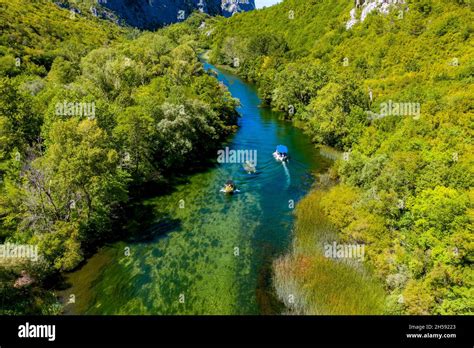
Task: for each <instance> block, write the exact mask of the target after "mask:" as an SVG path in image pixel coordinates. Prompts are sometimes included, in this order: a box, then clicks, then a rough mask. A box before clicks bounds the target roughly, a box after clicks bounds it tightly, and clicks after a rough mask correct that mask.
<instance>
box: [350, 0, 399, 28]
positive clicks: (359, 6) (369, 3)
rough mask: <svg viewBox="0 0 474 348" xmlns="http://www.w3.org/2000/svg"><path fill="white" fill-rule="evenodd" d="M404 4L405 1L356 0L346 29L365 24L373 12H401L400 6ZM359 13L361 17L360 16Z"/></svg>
mask: <svg viewBox="0 0 474 348" xmlns="http://www.w3.org/2000/svg"><path fill="white" fill-rule="evenodd" d="M403 4H405V0H355V1H354V8H353V9H352V10H351V11H350V13H349V15H350V16H351V19H349V20H348V21H347V23H346V29H351V28H352V27H353V26H354V25H355V24H356V23H358V22H363V21H364V20H365V19H366V18H367V16H368V15H369V13H371V12H373V11H378V12H379V13H382V14H387V13H389V12H390V10H391V9H392V8H397V9H398V10H400V6H399V5H403ZM359 13H360V16H358V14H359Z"/></svg>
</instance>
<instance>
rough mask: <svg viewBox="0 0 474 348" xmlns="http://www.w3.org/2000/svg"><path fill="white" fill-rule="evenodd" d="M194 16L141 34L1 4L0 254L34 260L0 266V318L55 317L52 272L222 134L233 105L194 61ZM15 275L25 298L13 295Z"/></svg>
mask: <svg viewBox="0 0 474 348" xmlns="http://www.w3.org/2000/svg"><path fill="white" fill-rule="evenodd" d="M200 16H201V17H200ZM203 16H204V15H197V14H196V15H195V16H194V17H193V18H190V19H189V20H188V21H187V22H186V23H185V24H178V25H175V26H172V27H169V28H167V29H164V30H161V31H159V32H157V33H150V32H139V31H137V30H134V29H128V28H121V27H118V26H116V25H115V24H112V23H110V22H107V21H103V20H99V19H96V18H89V17H84V16H79V15H74V16H71V13H70V12H69V11H67V10H64V9H61V8H59V7H58V6H56V5H54V4H53V3H52V2H49V1H38V2H25V1H20V0H13V1H10V0H8V1H3V0H2V1H1V2H0V22H1V26H2V34H1V37H0V52H1V54H0V71H1V78H0V136H1V142H0V174H1V178H2V181H1V186H0V192H1V194H0V242H9V243H17V244H31V245H38V247H39V252H40V254H41V255H43V258H42V261H41V262H34V263H29V262H27V260H22V261H21V262H15V263H14V264H13V265H6V266H5V265H2V267H1V273H2V274H1V283H0V298H1V303H2V305H1V309H0V313H1V314H19V313H43V314H51V313H58V312H59V311H60V310H61V306H60V305H59V303H58V302H57V301H56V299H55V298H54V296H53V295H52V292H50V291H48V290H46V289H50V288H52V287H53V286H54V284H55V282H56V277H57V275H58V272H60V271H67V270H71V269H74V268H75V267H76V266H77V265H78V264H80V262H81V261H82V260H83V259H84V256H85V255H87V254H88V253H91V252H93V251H94V249H95V247H96V246H97V245H100V244H101V243H103V242H104V241H107V240H111V239H114V238H119V237H120V236H119V235H120V233H121V232H120V231H121V230H122V226H124V225H127V226H128V227H130V226H132V227H133V226H134V225H137V222H136V221H134V220H133V219H130V217H129V216H127V207H129V206H130V205H131V202H133V200H134V198H137V197H140V196H142V195H143V194H144V192H145V190H146V188H147V187H150V184H153V183H154V184H155V185H156V184H160V183H161V184H163V183H167V182H168V181H167V180H170V178H171V177H173V174H176V173H178V172H179V171H182V170H184V169H186V168H188V167H190V166H192V165H193V163H195V162H196V158H197V159H200V158H206V157H210V156H209V152H210V151H211V150H212V151H214V150H215V148H216V146H217V145H218V144H219V143H220V141H221V140H222V139H223V138H224V137H225V136H226V135H228V134H230V133H231V132H232V129H233V125H234V124H235V122H236V117H237V113H236V111H235V106H236V105H237V103H236V101H235V99H233V98H232V97H231V96H230V94H229V93H228V91H227V90H226V89H225V88H223V87H222V86H220V85H219V83H218V82H217V80H216V79H215V78H213V77H211V76H209V75H208V74H206V73H205V72H204V70H203V68H202V64H201V63H200V62H199V61H198V58H197V51H196V50H197V44H196V42H195V40H194V37H195V34H194V33H195V32H196V29H197V26H198V25H199V24H200V23H201V22H202V17H203ZM64 106H66V107H64ZM83 106H87V107H83ZM64 109H66V110H64ZM85 110H87V111H88V112H87V113H84V111H85ZM198 149H199V150H198ZM197 153H199V156H196V154H197ZM132 227H130V228H132ZM23 261H24V262H23ZM22 270H23V271H24V270H26V271H27V272H28V274H29V276H30V277H32V278H33V279H34V280H35V283H34V284H33V286H30V287H20V288H15V287H14V286H13V284H14V280H15V278H17V277H18V275H19V274H20V272H21V271H22Z"/></svg>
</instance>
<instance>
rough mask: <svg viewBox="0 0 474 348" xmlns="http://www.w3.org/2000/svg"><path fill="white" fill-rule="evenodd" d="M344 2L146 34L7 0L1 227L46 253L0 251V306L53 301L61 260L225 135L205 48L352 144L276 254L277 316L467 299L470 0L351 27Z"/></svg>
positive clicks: (0, 96) (407, 6) (426, 2)
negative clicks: (342, 252) (342, 247)
mask: <svg viewBox="0 0 474 348" xmlns="http://www.w3.org/2000/svg"><path fill="white" fill-rule="evenodd" d="M353 7H354V4H353V2H352V1H344V0H334V1H323V0H307V1H301V0H285V1H283V3H281V4H279V5H275V6H272V7H270V8H266V9H261V10H256V11H251V12H248V13H239V14H236V15H234V16H233V17H231V18H223V17H217V18H211V17H209V16H207V15H205V14H200V13H194V14H193V15H192V16H190V17H189V18H188V19H187V20H186V21H185V22H183V23H179V24H174V25H170V26H167V27H165V28H163V29H159V30H157V31H156V32H149V31H140V30H137V29H134V28H129V27H126V26H119V25H116V24H114V23H112V22H109V21H107V20H103V19H99V18H94V17H92V16H90V15H78V14H76V15H74V14H72V13H71V12H70V11H68V10H67V9H64V8H61V7H60V6H57V5H55V4H53V3H52V2H50V1H46V0H45V1H32V2H25V1H22V0H0V26H1V34H0V72H1V73H0V243H16V244H21V245H27V244H31V245H37V246H38V249H39V253H40V254H41V255H42V258H41V260H40V261H39V262H34V263H33V262H29V261H27V260H25V261H24V262H16V263H14V264H6V263H5V262H4V261H3V260H2V262H3V264H2V265H0V297H1V303H2V305H1V307H0V314H8V315H11V314H24V313H28V314H59V313H61V311H62V305H61V303H60V302H59V301H58V298H57V297H56V296H55V295H54V291H52V289H54V288H55V287H56V286H57V283H58V278H59V277H60V274H61V273H62V272H65V271H70V270H73V269H75V268H76V267H77V266H79V265H80V264H81V263H82V262H84V260H85V259H87V257H88V256H90V255H91V254H93V253H94V251H95V250H96V249H97V248H98V247H99V246H100V245H102V244H104V243H105V242H107V241H111V240H117V239H120V237H121V236H122V234H123V233H124V231H125V230H130V229H133V226H136V225H137V223H138V222H137V221H134V220H133V219H130V216H131V214H130V210H131V209H133V207H134V202H136V201H138V200H140V198H141V197H143V196H145V195H146V194H147V193H148V192H150V191H157V190H158V191H159V190H160V188H162V187H164V186H166V185H170V184H171V183H172V182H173V180H174V178H176V177H177V176H178V177H179V176H180V175H186V173H187V172H189V171H192V169H193V168H195V167H198V166H200V165H202V163H201V162H202V161H204V162H205V161H206V160H207V159H209V158H210V157H211V156H210V154H213V153H215V151H216V149H217V147H218V146H219V144H221V142H222V141H223V140H224V139H225V138H226V137H227V136H229V135H230V134H232V132H234V131H235V129H236V124H237V119H238V114H237V111H236V108H237V107H238V101H237V100H236V99H234V98H233V97H232V96H231V95H230V93H229V92H228V90H227V89H226V88H225V87H224V86H222V85H221V84H219V82H218V81H217V80H216V79H215V78H214V77H213V76H211V74H209V73H207V72H206V71H205V70H204V69H203V65H202V63H201V62H200V60H199V55H200V54H202V53H203V52H205V51H207V53H206V55H208V57H209V61H210V62H211V63H213V64H215V65H217V66H225V67H227V69H229V70H231V71H232V72H234V73H235V74H238V75H239V76H240V77H242V78H243V79H245V80H247V81H250V82H251V83H254V84H255V85H256V86H257V88H258V92H259V95H260V96H261V98H262V100H263V102H264V104H265V105H267V106H269V107H271V108H273V109H274V110H276V111H280V112H281V113H282V115H284V118H285V119H286V120H288V121H291V122H293V124H294V125H295V126H297V127H301V128H302V129H304V131H305V132H306V133H307V134H308V135H309V136H310V137H311V140H312V141H313V142H314V144H315V146H322V145H325V146H329V147H332V148H335V149H337V150H339V151H340V152H341V153H343V154H342V155H341V156H338V158H337V160H336V161H335V163H334V165H333V166H332V167H331V168H330V169H329V171H328V172H327V173H325V174H321V175H318V176H317V177H316V179H315V184H314V187H313V189H312V191H311V192H310V193H309V195H307V196H306V197H305V198H304V199H303V200H302V201H301V202H300V203H299V204H298V205H297V208H296V211H295V216H296V225H295V228H294V229H293V243H292V245H291V247H290V248H289V250H288V251H287V253H286V254H285V255H282V256H280V257H279V258H277V259H276V260H275V261H274V262H273V271H272V272H273V287H274V290H275V293H276V294H277V296H278V298H279V300H280V301H281V302H282V303H283V304H284V305H285V307H286V311H287V312H288V313H292V314H417V315H419V314H433V315H438V314H473V308H474V279H473V278H474V271H473V264H472V263H473V259H474V255H473V250H474V234H473V232H474V231H473V224H472V220H473V218H474V210H473V200H474V191H473V184H474V175H473V174H474V173H473V171H474V165H473V164H474V163H473V160H474V155H473V153H474V151H473V150H474V149H473V115H474V112H473V105H474V89H473V88H472V83H473V74H474V60H473V59H472V57H473V54H474V52H473V51H474V42H473V27H472V25H473V23H474V15H473V10H474V7H473V4H472V2H469V1H468V0H407V1H406V2H405V3H400V4H396V5H393V8H391V10H390V12H389V13H386V14H380V13H377V12H373V13H370V14H368V15H367V17H366V18H365V20H364V21H359V22H357V23H355V24H354V25H353V26H351V27H350V28H348V27H347V22H348V21H349V20H350V11H351V9H352V8H353ZM360 12H361V10H360V9H357V8H356V9H355V13H356V15H357V16H360ZM203 23H204V24H205V26H204V27H203ZM469 86H471V87H469ZM329 240H337V241H338V242H341V243H357V244H364V245H365V254H366V255H365V260H364V264H363V267H362V268H360V267H359V266H357V267H359V268H360V269H358V271H360V274H361V277H360V278H358V279H352V278H350V277H352V275H350V272H349V270H350V269H351V268H352V267H356V266H353V265H351V264H344V263H341V264H334V263H330V262H327V260H326V259H325V258H324V257H323V254H322V252H323V251H322V250H323V249H322V247H321V245H322V244H323V243H324V242H327V241H329ZM327 274H332V276H331V277H329V278H328V279H327V281H325V282H324V281H322V279H326V278H324V276H325V275H326V276H327ZM22 277H23V280H25V279H27V278H28V279H30V280H34V286H30V287H28V286H21V285H18V284H19V283H18V279H22ZM348 279H349V280H348ZM25 281H26V280H25ZM347 284H349V285H347ZM293 294H296V295H297V297H298V298H299V299H300V301H298V302H296V303H294V302H290V301H288V296H289V295H293ZM344 297H353V298H354V301H355V303H356V305H355V306H352V305H351V306H344V300H343V298H344Z"/></svg>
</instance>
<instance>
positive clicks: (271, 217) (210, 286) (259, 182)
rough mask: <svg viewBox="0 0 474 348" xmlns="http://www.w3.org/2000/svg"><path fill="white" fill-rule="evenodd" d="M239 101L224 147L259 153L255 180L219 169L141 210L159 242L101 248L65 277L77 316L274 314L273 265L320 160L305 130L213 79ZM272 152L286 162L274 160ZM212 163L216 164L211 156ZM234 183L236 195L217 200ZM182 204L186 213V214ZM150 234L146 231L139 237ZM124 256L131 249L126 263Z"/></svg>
mask: <svg viewBox="0 0 474 348" xmlns="http://www.w3.org/2000/svg"><path fill="white" fill-rule="evenodd" d="M205 66H206V69H209V68H212V69H214V70H216V71H217V72H218V79H219V80H221V81H223V82H224V83H225V85H226V86H227V87H228V88H229V90H230V92H231V93H232V95H233V96H234V97H235V98H238V99H240V102H241V107H240V108H239V113H240V114H241V116H242V117H241V119H240V121H239V125H240V128H239V130H238V132H237V133H236V134H235V135H234V136H233V137H232V138H231V139H229V142H228V143H227V144H224V146H223V147H225V146H228V147H229V148H230V149H234V150H255V151H257V156H258V157H257V173H255V174H248V173H246V172H245V171H244V169H243V166H242V164H239V163H235V164H231V163H228V164H220V165H217V166H216V167H214V168H210V169H209V170H207V171H206V172H203V173H197V174H195V175H193V176H191V177H190V178H189V180H188V182H186V183H184V184H181V185H178V186H177V187H175V188H174V190H173V191H172V192H171V193H170V194H167V195H164V196H159V197H156V198H153V199H150V200H148V201H146V202H145V205H146V206H147V207H149V208H151V209H152V210H153V214H154V216H155V224H154V225H153V226H152V230H153V229H154V230H156V231H158V232H159V233H157V234H158V235H159V236H157V237H155V238H151V240H147V241H146V242H143V241H142V242H136V243H125V242H120V243H116V244H113V245H110V246H107V247H105V248H103V249H102V250H101V251H100V252H99V253H97V254H96V255H94V256H93V257H92V258H91V259H89V260H88V262H87V263H86V264H85V265H84V266H83V267H82V268H81V269H79V270H77V271H75V272H73V273H70V274H69V275H67V280H68V282H69V283H70V284H71V287H70V288H69V289H67V290H66V291H65V292H64V293H63V295H64V296H65V298H66V299H67V298H69V297H70V295H71V294H74V297H75V303H71V304H68V305H67V306H66V312H68V313H78V314H260V313H272V312H275V311H277V310H278V309H277V308H275V301H274V300H272V295H271V294H272V290H271V279H270V275H271V272H270V271H269V265H270V263H271V260H272V259H274V258H275V257H277V256H278V255H280V254H281V253H283V252H284V251H285V250H286V248H287V247H288V244H289V242H290V241H291V229H292V224H293V215H292V209H291V207H290V205H291V201H294V202H295V203H296V202H297V201H298V200H299V199H300V198H301V197H302V196H303V195H304V194H305V193H306V192H308V190H309V189H310V187H311V184H312V183H313V181H314V179H313V177H312V174H311V173H314V172H315V171H317V170H318V169H321V168H320V167H321V166H322V165H321V163H323V159H322V158H321V157H320V156H319V154H318V152H317V150H316V149H315V148H314V146H313V145H312V144H311V143H310V141H309V139H308V138H307V137H306V136H305V135H304V134H303V133H302V132H301V130H299V129H297V128H295V127H293V126H292V125H291V124H290V123H287V122H284V121H280V120H278V115H277V114H275V113H273V112H271V111H270V110H268V109H264V108H259V104H260V100H259V98H258V96H257V94H256V91H255V89H254V88H253V86H251V85H249V84H247V83H245V82H243V81H241V80H240V79H239V78H237V77H236V76H233V75H230V74H228V73H226V72H223V71H218V70H217V69H215V68H214V67H212V66H210V65H209V64H205ZM278 144H285V145H287V146H288V147H289V151H290V155H291V158H290V161H289V163H288V164H286V165H283V164H281V163H279V162H277V161H275V159H274V158H273V157H272V153H273V151H274V149H275V147H276V145H278ZM216 157H217V156H216ZM228 179H233V180H234V181H235V183H236V184H237V186H238V188H239V189H240V193H238V194H235V195H233V196H227V195H224V194H223V193H221V192H220V189H221V188H222V186H223V183H224V182H225V181H226V180H228ZM183 203H184V205H183ZM146 229H148V231H149V228H148V227H144V231H145V230H146ZM125 248H129V250H130V255H129V256H127V255H126V253H125V250H126V249H125Z"/></svg>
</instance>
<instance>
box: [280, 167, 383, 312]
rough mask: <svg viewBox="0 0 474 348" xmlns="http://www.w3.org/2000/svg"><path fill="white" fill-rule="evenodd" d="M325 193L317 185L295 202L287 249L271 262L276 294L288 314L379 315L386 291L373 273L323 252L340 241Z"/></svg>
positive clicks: (359, 264)
mask: <svg viewBox="0 0 474 348" xmlns="http://www.w3.org/2000/svg"><path fill="white" fill-rule="evenodd" d="M323 177H324V176H323ZM324 192H325V190H324V189H323V188H321V187H319V188H315V189H313V190H312V191H311V192H310V193H309V194H308V195H307V196H306V197H305V198H304V199H302V200H301V201H300V202H299V203H298V205H297V208H296V210H295V215H296V224H295V227H294V231H293V245H292V247H291V250H290V252H289V253H288V254H287V255H284V256H282V257H280V258H279V259H277V260H276V261H275V262H274V285H275V289H276V292H277V294H278V297H279V299H280V300H281V301H283V302H284V303H285V305H286V307H287V308H288V309H289V313H292V314H313V315H328V314H329V315H342V314H345V315H347V314H382V313H383V312H384V305H385V293H384V289H383V286H382V285H381V284H380V282H379V281H378V280H376V279H375V278H374V276H373V274H372V273H371V272H369V271H368V270H367V269H366V268H364V265H363V264H362V263H360V262H359V261H354V262H352V263H349V262H343V261H336V260H334V259H331V258H328V257H326V256H325V254H324V246H325V245H326V244H328V243H329V244H330V243H333V242H334V241H338V242H339V241H340V237H339V236H338V231H337V228H336V227H335V226H334V225H333V224H332V223H331V222H330V221H329V219H328V218H327V216H326V215H325V213H324V211H323V208H322V206H321V197H322V196H323V195H324Z"/></svg>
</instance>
